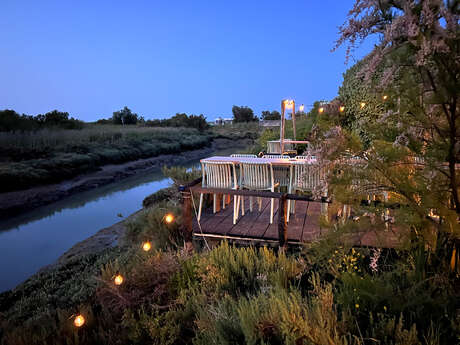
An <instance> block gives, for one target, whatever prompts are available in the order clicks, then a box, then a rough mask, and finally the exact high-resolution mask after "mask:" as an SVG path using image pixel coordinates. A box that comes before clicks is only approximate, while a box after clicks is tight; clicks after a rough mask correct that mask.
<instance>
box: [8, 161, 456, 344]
mask: <svg viewBox="0 0 460 345" xmlns="http://www.w3.org/2000/svg"><path fill="white" fill-rule="evenodd" d="M166 172H167V173H168V174H169V175H171V176H176V177H177V176H181V177H182V178H184V176H185V175H184V174H183V171H182V172H181V171H177V170H175V169H168V170H167V171H166ZM188 178H190V179H191V178H193V176H189V177H188ZM177 197H178V196H177V195H176V197H174V196H170V197H168V198H167V199H166V200H161V201H157V202H155V203H153V204H151V206H150V207H149V208H147V209H145V210H144V211H143V213H141V214H140V216H139V217H138V218H137V219H136V220H135V221H133V222H131V223H130V224H129V225H128V229H127V232H126V236H125V238H124V240H123V241H122V242H121V243H122V245H123V247H114V248H109V249H107V250H104V251H103V252H101V253H99V254H90V255H85V256H84V257H79V258H73V259H72V260H70V261H68V262H67V263H65V264H63V265H62V266H58V267H55V268H53V269H51V270H48V271H45V272H43V273H41V274H39V275H37V276H34V277H32V278H31V279H29V280H28V281H26V282H25V283H23V284H21V285H20V286H19V287H18V288H16V289H15V290H13V291H8V292H6V293H3V294H0V344H2V345H22V344H24V345H26V344H27V345H35V344H37V345H39V344H40V345H41V344H43V345H44V344H48V345H54V344H56V345H57V344H69V345H73V344H75V345H76V344H114V345H115V344H117V345H118V344H120V345H121V344H139V345H140V344H158V345H160V344H178V345H179V344H181V345H182V344H195V345H199V344H200V345H201V344H203V345H204V344H206V345H208V344H215V345H220V344H251V345H252V344H253V345H256V344H292V345H294V344H295V345H297V344H329V345H336V344H343V345H345V344H355V345H365V344H366V345H367V344H376V343H377V344H382V345H386V344H387V345H395V344H401V345H402V344H413V345H428V344H430V345H440V344H455V343H458V340H460V314H459V313H458V311H459V310H460V302H459V301H460V298H459V295H458V290H456V288H455V286H457V285H458V279H457V280H456V279H453V278H452V277H449V276H448V275H445V274H443V273H442V272H438V273H436V274H434V275H433V274H432V273H430V274H431V276H430V277H426V276H423V277H422V276H421V275H419V274H416V269H415V268H414V266H413V258H412V255H413V254H414V253H411V252H400V253H396V255H394V254H392V253H391V252H386V253H385V254H382V258H384V259H382V260H383V261H381V262H379V270H378V272H374V271H372V270H371V269H370V268H369V260H370V256H371V254H372V251H371V250H369V249H366V248H361V249H354V248H348V247H344V245H343V243H341V242H338V241H337V239H336V237H335V236H331V237H327V238H324V239H323V240H321V241H319V242H316V243H313V244H311V245H310V246H309V247H308V248H306V249H305V250H302V251H293V252H284V251H281V252H277V251H276V250H273V249H270V248H267V247H259V248H256V247H246V248H239V247H236V246H231V245H229V244H228V243H226V242H223V243H221V244H220V245H217V246H212V244H211V246H212V247H213V248H212V249H210V250H199V248H197V251H196V252H194V253H189V252H187V251H185V250H184V249H183V247H182V245H183V240H184V239H183V236H182V231H181V222H182V217H181V210H182V209H181V207H179V205H178V199H177ZM166 213H173V214H174V215H175V222H174V223H171V224H167V223H165V222H164V221H163V218H164V215H165V214H166ZM146 239H148V240H150V241H151V242H152V243H153V244H154V245H153V248H152V249H151V250H150V251H149V252H144V251H143V250H141V243H142V242H143V241H145V240H146ZM349 262H353V265H349V264H348V263H349ZM355 266H356V267H355ZM117 273H120V274H122V275H123V277H124V282H123V284H122V285H120V286H116V285H114V284H113V277H114V276H115V275H116V274H117ZM456 284H457V285H456ZM77 312H78V313H82V314H83V315H84V316H85V319H86V323H85V325H84V326H83V327H82V328H80V329H77V328H75V327H74V326H73V317H72V315H75V313H77Z"/></svg>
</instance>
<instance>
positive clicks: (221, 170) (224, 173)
mask: <svg viewBox="0 0 460 345" xmlns="http://www.w3.org/2000/svg"><path fill="white" fill-rule="evenodd" d="M201 171H202V174H203V175H202V176H203V178H202V184H201V185H202V187H203V188H225V189H238V183H237V178H236V169H235V164H234V163H231V162H206V161H204V162H201ZM216 197H217V195H216V194H213V212H214V213H216V209H217V198H216ZM236 206H237V196H236V195H235V196H234V197H233V224H236V220H237V219H238V214H237V212H236ZM222 207H223V208H225V197H223V198H222ZM202 208H203V193H201V194H200V206H199V208H198V221H200V219H201V210H202Z"/></svg>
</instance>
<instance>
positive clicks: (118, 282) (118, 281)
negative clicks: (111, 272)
mask: <svg viewBox="0 0 460 345" xmlns="http://www.w3.org/2000/svg"><path fill="white" fill-rule="evenodd" d="M113 282H114V284H115V285H121V284H123V276H122V275H121V274H120V273H117V274H116V275H115V278H114V279H113Z"/></svg>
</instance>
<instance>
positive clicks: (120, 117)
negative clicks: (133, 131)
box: [112, 106, 139, 125]
mask: <svg viewBox="0 0 460 345" xmlns="http://www.w3.org/2000/svg"><path fill="white" fill-rule="evenodd" d="M138 118H139V116H138V115H137V114H134V113H133V112H132V111H131V109H129V108H128V107H126V106H125V107H124V108H123V109H122V110H119V111H114V112H113V116H112V121H113V123H114V124H115V125H135V124H136V123H137V120H138Z"/></svg>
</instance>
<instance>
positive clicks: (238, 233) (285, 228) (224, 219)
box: [180, 179, 398, 248]
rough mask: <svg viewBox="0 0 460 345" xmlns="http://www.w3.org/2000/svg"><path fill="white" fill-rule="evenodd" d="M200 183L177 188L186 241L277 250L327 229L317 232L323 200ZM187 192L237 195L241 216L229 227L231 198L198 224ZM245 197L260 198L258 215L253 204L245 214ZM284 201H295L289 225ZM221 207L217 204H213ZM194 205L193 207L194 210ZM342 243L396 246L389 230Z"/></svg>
mask: <svg viewBox="0 0 460 345" xmlns="http://www.w3.org/2000/svg"><path fill="white" fill-rule="evenodd" d="M200 182H201V179H198V180H196V181H194V182H192V183H191V184H189V185H187V186H181V188H180V191H181V193H182V196H183V207H184V211H183V214H184V232H185V239H186V241H189V242H191V241H192V240H193V239H198V240H200V239H213V240H228V241H230V242H236V243H241V244H268V245H274V246H280V247H286V246H288V245H291V246H292V245H294V246H295V245H298V246H299V245H302V244H305V243H309V242H313V241H315V240H317V239H318V238H319V237H320V236H321V235H322V234H324V233H325V232H326V231H327V229H325V228H321V225H320V216H321V214H322V213H324V214H327V208H328V205H329V204H331V201H330V200H328V199H327V198H324V197H323V198H322V199H320V200H314V199H312V198H311V197H308V196H302V195H295V194H287V193H276V192H261V191H249V190H230V189H216V188H202V187H201V183H200ZM190 192H191V193H192V194H193V195H194V196H196V195H199V194H200V193H204V194H217V195H218V196H220V197H222V195H230V196H233V195H241V196H242V197H244V198H245V202H244V205H245V215H244V216H243V215H241V213H240V216H239V218H238V220H237V222H236V224H233V204H232V200H233V197H229V198H228V201H229V203H228V205H227V206H226V208H225V209H219V210H218V212H216V213H213V212H212V208H206V209H204V210H203V213H202V217H201V221H200V223H199V224H198V221H197V219H196V217H195V211H194V205H193V203H192V201H191V197H190V195H191V194H190ZM249 196H253V197H261V198H262V207H261V211H260V212H259V208H258V204H257V202H254V208H253V211H252V212H250V210H249ZM270 198H275V199H277V201H278V202H275V217H274V221H273V223H272V224H270V222H269V219H270ZM287 200H296V203H295V204H296V205H295V208H296V209H295V213H294V214H291V218H290V221H289V223H287V222H286V211H287ZM217 205H221V202H217ZM196 207H197V205H195V208H196ZM344 240H345V241H346V242H347V243H351V244H352V245H354V246H372V247H386V248H394V247H396V246H397V244H398V236H397V234H396V233H395V232H394V231H393V230H391V229H390V230H389V231H387V232H385V234H384V236H383V237H382V236H381V233H376V232H374V231H368V232H363V233H356V234H353V235H350V234H348V235H346V238H344Z"/></svg>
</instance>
